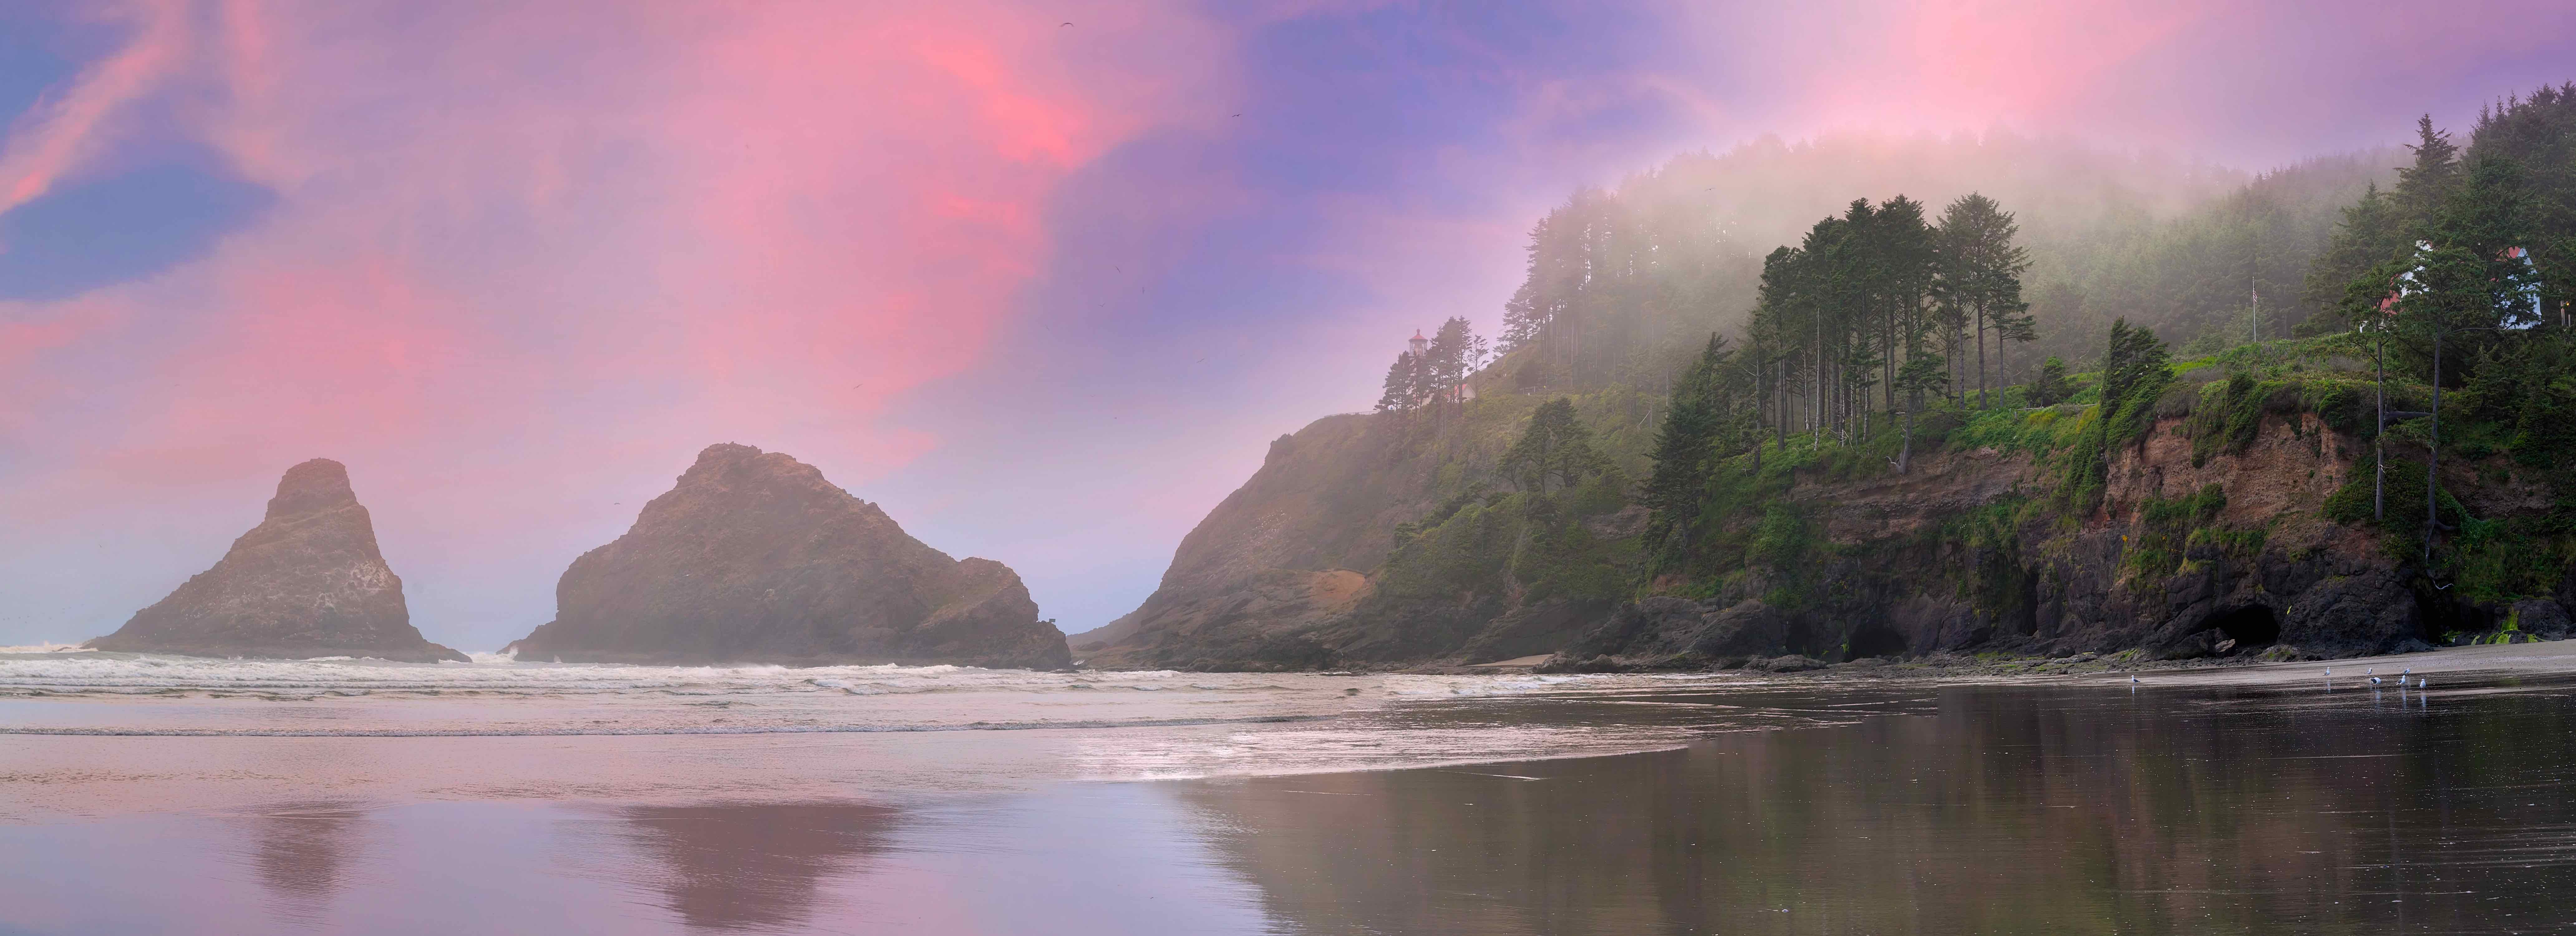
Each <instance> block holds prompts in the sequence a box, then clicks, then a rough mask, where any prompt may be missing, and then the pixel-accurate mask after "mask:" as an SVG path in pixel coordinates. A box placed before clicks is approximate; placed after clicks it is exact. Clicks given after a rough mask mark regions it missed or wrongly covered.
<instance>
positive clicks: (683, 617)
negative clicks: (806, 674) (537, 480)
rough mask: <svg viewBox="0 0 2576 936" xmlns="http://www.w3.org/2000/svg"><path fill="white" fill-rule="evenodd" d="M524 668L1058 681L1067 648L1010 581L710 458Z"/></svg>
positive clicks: (606, 559)
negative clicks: (929, 669)
mask: <svg viewBox="0 0 2576 936" xmlns="http://www.w3.org/2000/svg"><path fill="white" fill-rule="evenodd" d="M555 600H556V611H555V619H554V620H553V621H551V622H548V623H546V624H543V625H540V626H538V627H537V629H536V630H535V631H534V632H532V633H530V634H529V635H528V636H527V637H525V638H522V639H520V640H519V641H518V642H517V643H514V644H512V645H511V649H514V650H516V651H517V652H518V653H519V655H520V656H521V657H522V658H525V659H532V660H533V659H561V660H564V661H567V662H618V663H655V664H705V663H788V664H830V663H913V664H932V663H950V664H960V665H970V666H990V667H1026V668H1032V669H1054V668H1058V667H1063V666H1067V665H1070V664H1071V662H1072V657H1071V655H1070V654H1069V652H1068V651H1067V649H1066V647H1065V641H1064V635H1063V634H1062V633H1061V632H1058V631H1057V630H1056V629H1055V626H1054V625H1053V623H1052V622H1048V621H1041V620H1039V619H1038V607H1037V604H1036V603H1035V602H1033V601H1031V600H1030V599H1029V592H1028V589H1027V588H1026V587H1025V586H1023V585H1022V584H1021V583H1020V577H1019V575H1018V574H1016V573H1014V572H1012V571H1011V569H1010V567H1008V566H1005V565H1003V564H1001V563H999V562H994V561H992V560H989V559H972V558H970V559H965V560H962V561H961V560H957V559H952V558H950V557H949V556H948V555H947V554H946V553H942V552H940V551H939V550H936V549H932V548H930V547H929V546H927V545H924V544H923V543H922V542H921V541H920V540H916V539H914V538H912V537H911V536H910V535H908V534H906V533H904V531H903V528H902V527H901V526H898V525H896V523H895V522H894V520H893V519H892V518H890V517H888V516H886V513H885V511H884V510H882V509H880V508H878V506H877V505H875V504H871V503H868V502H866V501H863V500H860V499H858V498H856V497H853V496H851V495H850V493H849V492H848V491H844V490H842V489H840V488H838V487H835V486H833V485H832V484H831V482H829V481H826V480H824V478H823V473H822V472H821V471H818V470H816V469H815V468H814V467H813V466H811V465H807V464H804V463H802V462H799V461H797V460H796V459H794V458H790V457H788V456H787V455H785V454H783V453H779V452H769V453H763V452H761V450H759V449H756V448H753V447H751V446H748V445H733V444H722V445H712V446H708V447H707V449H706V450H705V451H703V452H700V453H699V454H698V460H697V463H696V464H694V465H692V466H690V468H689V470H688V472H687V473H685V474H682V475H681V476H680V479H679V483H678V485H677V486H676V487H674V488H672V489H671V491H670V492H669V493H666V494H663V495H662V496H660V497H656V498H654V499H653V501H652V502H651V503H648V504H646V505H644V509H643V511H642V513H641V514H639V515H638V516H637V517H636V520H635V526H634V527H633V528H631V529H629V530H627V532H626V535H624V536H620V537H618V538H617V540H616V541H615V542H612V543H609V544H608V545H606V546H602V547H600V548H598V549H594V550H591V551H590V552H587V553H584V554H582V556H581V558H579V559H576V560H574V561H573V564H572V567H571V568H570V569H567V570H566V571H565V572H564V574H563V579H562V580H561V582H560V583H558V584H557V586H556V588H555Z"/></svg>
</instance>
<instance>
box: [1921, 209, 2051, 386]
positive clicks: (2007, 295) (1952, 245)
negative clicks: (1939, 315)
mask: <svg viewBox="0 0 2576 936" xmlns="http://www.w3.org/2000/svg"><path fill="white" fill-rule="evenodd" d="M2020 233H2021V226H2020V225H2019V224H2018V223H2016V222H2015V221H2014V219H2013V214H2012V212H2009V211H2005V210H2003V208H2002V206H2000V205H1997V204H1996V203H1995V200H1994V199H1991V198H1987V197H1985V196H1984V195H1980V194H1976V193H1970V194H1968V195H1965V196H1961V197H1960V198H1959V200H1958V201H1954V202H1951V203H1950V207H1948V208H1947V209H1944V210H1943V211H1942V212H1941V227H1940V238H1941V281H1942V288H1941V291H1940V295H1941V298H1942V304H1943V305H1944V306H1945V307H1946V308H1948V309H1950V310H1951V312H1950V315H1951V316H1952V317H1953V319H1954V320H1956V321H1959V322H1961V323H1962V324H1963V325H1965V326H1966V327H1967V328H1968V329H1969V331H1970V334H1971V335H1972V336H1973V339H1974V342H1975V345H1976V371H1977V378H1976V382H1977V406H1978V408H1980V409H1982V408H1984V407H1985V406H1986V405H1987V395H1986V387H1987V384H1986V371H1987V368H1986V335H1987V334H1988V333H1989V332H1992V333H1994V335H1995V338H1996V341H1997V347H1998V350H2000V348H2001V342H2005V341H2022V342H2027V341H2032V340H2035V339H2037V338H2038V337H2039V335H2038V328H2037V322H2036V320H2035V319H2032V318H2031V317H2030V315H2029V312H2030V304H2029V303H2027V302H2024V301H2022V297H2021V274H2022V273H2023V271H2025V270H2028V269H2030V252H2029V251H2027V250H2025V249H2023V248H2022V247H2020V246H2019V245H2016V244H2014V243H2013V239H2014V238H2015V237H2017V236H2018V235H2019V234H2020ZM1961 389H1962V390H1964V389H1965V388H1964V386H1963V387H1962V388H1961Z"/></svg>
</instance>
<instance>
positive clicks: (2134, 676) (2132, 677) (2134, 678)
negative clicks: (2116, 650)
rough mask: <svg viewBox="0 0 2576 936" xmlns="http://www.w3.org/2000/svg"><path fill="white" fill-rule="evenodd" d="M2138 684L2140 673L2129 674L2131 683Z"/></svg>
mask: <svg viewBox="0 0 2576 936" xmlns="http://www.w3.org/2000/svg"><path fill="white" fill-rule="evenodd" d="M2137 684H2138V674H2136V673H2130V674H2129V685H2132V686H2134V685H2137Z"/></svg>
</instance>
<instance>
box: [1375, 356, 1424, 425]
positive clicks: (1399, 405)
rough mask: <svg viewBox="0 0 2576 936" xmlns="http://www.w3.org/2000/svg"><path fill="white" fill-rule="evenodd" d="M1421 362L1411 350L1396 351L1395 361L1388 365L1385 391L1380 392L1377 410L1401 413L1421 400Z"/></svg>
mask: <svg viewBox="0 0 2576 936" xmlns="http://www.w3.org/2000/svg"><path fill="white" fill-rule="evenodd" d="M1421 387H1422V367H1421V362H1420V361H1418V360H1417V359H1415V358H1414V356H1413V352H1411V351H1398V352H1396V353H1395V363H1393V364H1390V365H1387V368H1386V385H1385V390H1384V392H1382V393H1380V394H1378V398H1377V411H1378V412H1381V413H1400V412H1404V411H1406V410H1410V409H1412V408H1413V407H1414V406H1415V405H1417V404H1418V403H1419V402H1420V400H1421V396H1420V391H1421Z"/></svg>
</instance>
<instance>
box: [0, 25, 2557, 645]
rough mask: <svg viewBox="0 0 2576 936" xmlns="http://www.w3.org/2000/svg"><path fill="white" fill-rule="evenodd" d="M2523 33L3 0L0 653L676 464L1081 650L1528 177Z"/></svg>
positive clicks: (479, 625) (2310, 122)
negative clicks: (347, 489) (968, 577)
mask: <svg viewBox="0 0 2576 936" xmlns="http://www.w3.org/2000/svg"><path fill="white" fill-rule="evenodd" d="M1066 22H1071V23H1072V25H1070V26H1067V25H1063V24H1064V23H1066ZM2570 37H2576V11H2571V9H2570V8H2569V7H2567V6H2566V5H2564V4H2558V3H2542V2H2509V3H2491V4H2467V5H2454V6H2452V7H2449V8H2444V9H2441V10H2439V11H2438V12H2435V11H2434V8H2433V7H2431V6H2425V5H2414V6H2410V7H2406V8H2403V9H2400V10H2395V11H2391V12H2386V13H2379V12H2371V11H2366V10H2357V9H2356V8H2354V7H2353V6H2352V5H2348V4H2291V3H2272V4H2215V3H2198V4H2195V3H2179V4H2177V3H2167V2H2157V3H2146V2H2138V3H2112V4H2062V3H2043V2H1933V3H1865V2H1826V3H1816V4H1795V5H1784V4H1749V3H1748V4H1704V3H1694V4H1683V3H1671V4H1665V3H1650V2H1640V3H1626V4H1572V3H1567V4H1523V5H1501V4H1428V3H1384V4H1381V3H1366V2H1331V0H1314V2H1294V0H1278V2H1270V3H1223V4H1195V3H1132V4H1119V3H1079V2H1076V3H1047V4H1035V3H1014V2H1008V0H963V2H956V3H947V4H937V5H920V4H900V5H898V4H883V5H879V4H854V3H846V2H812V3H799V2H785V0H782V2H775V3H762V4H748V5H727V4H717V5H708V4H698V3H681V2H676V0H674V2H669V3H656V2H638V3H624V4H521V3H498V2H494V3H475V2H461V3H441V4H417V3H399V2H391V0H381V2H371V0H332V2H321V0H310V2H305V0H142V2H135V3H131V4H127V5H124V6H121V7H119V6H113V5H106V6H103V5H99V4H74V3H70V2H41V0H40V2H36V3H33V4H25V3H22V4H15V5H11V6H9V7H7V8H6V10H5V11H0V115H5V116H6V117H7V118H8V122H7V123H6V124H5V130H0V518H5V520H6V522H5V523H0V644H22V643H32V642H36V641H40V640H62V641H72V640H80V639H85V638H87V637H91V636H95V635H97V634H101V633H105V632H107V631H109V630H113V629H114V628H115V627H116V626H117V625H119V624H121V623H122V622H123V621H124V620H125V618H126V617H127V616H129V615H131V614H132V613H133V611H134V610H135V609H137V608H140V607H142V606H143V605H145V604H148V603H150V602H152V601H154V600H157V599H158V598H159V597H161V596H162V595H163V594H165V593H167V592H168V591H169V590H170V589H171V588H173V587H175V586H176V585H177V584H178V583H179V582H180V581H182V580H184V579H185V578H186V577H187V576H188V575H190V574H192V573H194V572H197V571H200V570H202V569H203V568H204V567H205V566H207V565H208V564H210V563H211V562H212V561H213V560H214V559H215V558H216V557H217V556H218V555H220V554H221V552H222V550H223V549H224V547H225V545H226V544H227V543H228V542H229V541H230V540H231V538H232V537H234V536H236V535H238V534H239V533H241V532H242V531H243V530H245V529H248V528H249V527H250V526H251V525H252V524H253V523H255V522H257V520H258V518H259V516H260V510H261V505H262V502H263V501H264V500H265V498H266V497H267V496H268V493H269V490H270V488H271V486H272V485H274V483H275V481H276V477H277V475H278V474H279V473H280V472H281V471H283V470H284V469H285V467H286V466H288V465H291V464H293V463H295V462H297V461H300V460H302V459H305V458H310V457H316V456H322V457H330V458H336V459H339V460H341V461H344V462H346V463H348V465H349V467H350V471H351V474H352V478H353V481H354V483H355V485H356V487H357V489H358V493H359V496H360V498H361V499H362V500H363V501H365V502H366V503H367V504H368V506H369V507H370V508H371V509H372V510H373V511H374V513H375V517H376V524H377V532H378V535H379V538H380V539H381V540H382V544H383V547H384V550H385V553H386V555H387V557H388V559H389V560H390V561H391V562H392V564H393V566H394V569H395V571H397V572H398V573H400V574H401V575H402V576H403V577H404V579H405V584H406V590H407V593H408V596H409V598H410V600H411V606H412V609H413V616H414V621H415V623H416V624H418V625H419V626H420V628H421V629H422V631H423V632H424V633H425V634H426V635H427V636H429V637H430V638H431V639H433V640H437V641H441V642H444V643H449V644H452V645H456V646H458V647H461V648H465V649H470V650H485V649H491V648H494V647H497V646H499V645H501V644H502V643H504V642H506V641H508V640H510V639H513V638H515V637H517V636H520V635H522V634H524V633H525V632H526V631H527V630H528V628H529V627H531V626H533V625H534V624H537V623H540V622H543V621H544V620H546V619H548V618H549V617H550V616H551V612H552V605H553V584H554V580H555V578H556V576H557V575H559V574H560V573H561V571H562V569H563V567H564V566H565V565H566V564H567V563H569V562H570V561H571V559H572V558H573V557H574V556H576V555H578V554H579V553H580V552H581V551H583V550H585V549H589V548H592V547H595V546H598V545H600V544H602V543H605V542H607V541H608V540H610V539H612V538H614V537H615V536H616V535H617V534H618V533H620V532H622V531H623V530H624V529H625V528H626V526H627V525H628V524H629V523H630V522H631V521H632V519H633V516H634V511H635V510H636V508H637V507H638V506H640V505H641V504H642V502H643V501H645V500H647V499H649V498H651V497H652V496H654V495H655V494H658V493H660V492H661V491H663V490H665V489H667V488H668V486H669V485H670V483H671V479H672V478H673V477H674V476H676V475H677V474H678V473H679V472H680V471H681V470H682V469H683V468H685V467H686V466H687V464H688V462H689V460H690V458H691V457H692V456H693V455H694V454H695V452H696V451H697V450H698V449H699V448H701V447H703V446H705V445H707V444H709V443H712V442H718V441H736V442H743V443H748V444H752V445H757V446H760V447H762V448H764V449H772V450H778V451H785V452H788V453H790V454H793V455H795V456H797V457H798V458H801V459H803V460H805V461H808V462H811V463H813V464H815V465H817V466H819V467H821V468H822V470H823V471H824V473H825V474H826V475H827V476H828V477H830V478H832V479H833V480H834V481H836V482H838V483H840V484H842V485H844V486H846V487H848V488H850V489H851V490H852V491H853V492H854V493H856V494H858V495H859V496H861V497H864V498H867V499H870V500H874V501H879V502H882V503H884V504H885V505H886V508H887V510H888V511H889V512H890V513H891V514H893V516H894V517H895V518H896V519H897V520H899V521H901V522H902V523H904V524H905V525H906V527H907V528H908V529H909V530H911V531H912V532H913V533H914V534H915V535H917V536H919V537H921V538H922V539H923V540H925V541H927V542H929V543H930V544H932V545H933V546H936V547H939V548H941V549H943V550H947V551H949V552H950V553H952V554H955V555H961V556H963V555H981V556H987V557H990V558H994V559H998V560H1001V561H1003V562H1006V563H1009V564H1010V565H1012V566H1013V567H1015V568H1017V569H1018V570H1019V571H1020V573H1021V574H1022V575H1023V576H1024V577H1025V578H1026V579H1027V580H1028V582H1029V585H1030V587H1031V590H1032V592H1033V593H1034V594H1035V595H1036V597H1037V599H1038V602H1039V603H1040V605H1041V607H1042V608H1044V609H1045V613H1046V614H1048V615H1050V616H1053V617H1056V618H1058V619H1059V620H1060V621H1061V622H1062V623H1063V625H1064V627H1065V629H1066V630H1068V631H1074V630H1081V629H1085V628H1088V627H1092V626H1096V625H1098V624H1100V623H1104V622H1106V621H1107V620H1109V619H1110V618H1112V617H1115V616H1116V615H1118V614H1121V613H1123V612H1125V611H1126V610H1128V609H1130V608H1132V607H1133V606H1134V605H1135V604H1136V602H1138V601H1139V600H1141V599H1142V598H1143V597H1144V595H1145V594H1146V593H1147V592H1148V591H1150V590H1151V589H1152V587H1153V584H1154V582H1155V580H1156V578H1157V577H1158V576H1159V575H1160V574H1161V572H1162V568H1163V565H1164V563H1165V562H1166V561H1167V560H1168V558H1169V556H1170V553H1171V550H1172V548H1173V547H1174V546H1175V545H1176V544H1177V543H1178V542H1179V540H1180V537H1181V535H1182V534H1183V533H1185V532H1187V531H1188V529H1189V528H1190V527H1191V526H1192V525H1193V524H1194V523H1196V522H1197V520H1198V518H1199V517H1200V516H1202V515H1203V514H1204V513H1205V512H1206V511H1207V509H1208V508H1209V507H1211V506H1213V505H1214V504H1215V503H1216V502H1217V501H1218V500H1219V499H1221V498H1222V497H1223V496H1224V495H1225V494H1226V492H1228V491H1230V490H1232V489H1233V488H1234V487H1235V486H1236V485H1237V484H1239V483H1241V481H1242V479H1243V478H1244V477H1245V476H1247V475H1248V474H1249V473H1250V472H1251V471H1252V469H1253V468H1255V467H1256V466H1257V465H1258V464H1259V462H1260V459H1261V455H1262V453H1263V451H1264V449H1265V443H1266V442H1267V441H1268V440H1269V439H1270V438H1273V437H1275V436H1277V435H1279V434H1280V433H1283V432H1288V431H1293V430H1295V429H1296V428H1298V427H1299V426H1302V425H1304V424H1305V423H1306V422H1308V421H1310V420H1311V419H1313V418H1315V417H1317V416H1321V415H1324V414H1327V413H1332V412H1337V411H1348V410H1354V409H1359V408H1362V407H1363V406H1365V405H1366V404H1367V402H1368V401H1370V400H1372V399H1374V397H1375V389H1376V380H1377V377H1378V376H1379V375H1380V373H1381V372H1382V370H1383V368H1384V366H1385V358H1386V357H1387V356H1388V355H1389V354H1391V353H1392V352H1393V350H1394V349H1395V347H1396V346H1397V342H1398V341H1400V339H1401V338H1403V337H1404V336H1406V335H1408V334H1410V333H1411V332H1412V330H1413V329H1415V328H1417V327H1428V326H1430V325H1432V324H1435V323H1436V322H1437V321H1438V320H1439V319H1441V318H1444V317H1446V316H1449V315H1467V316H1470V317H1473V318H1475V319H1477V320H1478V321H1480V322H1484V323H1488V325H1490V323H1491V322H1493V321H1494V320H1495V319H1496V318H1497V316H1498V310H1499V307H1500V305H1501V302H1502V300H1503V299H1504V298H1505V297H1506V296H1507V295H1508V294H1509V292H1510V290H1511V288H1512V286H1513V285H1515V283H1516V280H1517V276H1518V266H1519V250H1518V247H1519V242H1520V239H1521V237H1522V234H1523V232H1524V231H1525V230H1526V227H1527V224H1528V223H1529V221H1530V220H1531V219H1533V218H1534V217H1535V216H1536V215H1537V214H1539V213H1540V212H1542V211H1544V210H1545V209H1546V207H1547V206H1548V205H1549V204H1551V203H1553V202H1555V201H1557V200H1560V199H1561V198H1563V197H1564V195H1565V194H1566V193H1567V192H1568V191H1570V190H1571V189H1572V188H1573V187H1575V186H1577V185H1580V184H1585V183H1593V184H1607V183H1611V182H1615V181H1616V179H1617V178H1618V177H1619V176H1620V175H1621V174H1623V173H1626V172H1630V171H1634V170H1637V169H1642V168H1645V167H1647V166H1649V165H1651V164H1652V163H1654V162H1655V161H1658V160H1660V159H1661V158H1663V157H1665V156H1668V155H1671V154H1672V153H1674V152H1676V151H1679V150H1682V149H1686V148H1711V149H1723V148H1726V147H1729V146H1732V145H1735V144H1737V143H1741V142H1744V141H1747V140H1751V139H1754V138H1756V137H1759V136H1761V135H1764V134H1777V135H1779V136H1782V137H1785V138H1789V139H1799V138H1805V137H1810V136H1815V135H1819V134H1837V133H1876V134H1891V133H1893V134H1907V133H1922V132H1930V133H1941V134H1948V133H1956V132H1969V133H1978V132H1986V131H1989V130H1992V129H1996V128H2004V129H2010V130H2013V131H2015V132H2019V133H2025V134H2049V135H2064V136H2067V137H2071V138H2074V139H2077V140H2081V141H2085V142H2087V143H2089V144H2092V145H2097V146H2101V147H2105V148H2111V149H2121V150H2132V149H2144V150H2153V151H2158V152H2163V153H2167V154H2171V155H2174V156H2177V157H2180V158H2185V159H2203V160H2210V161H2215V162H2219V163H2223V164H2226V165H2231V166H2235V167H2238V168H2243V169H2260V168H2264V167H2267V166H2271V165H2276V164H2278V163H2281V162H2284V161H2287V160H2290V159H2295V158H2298V157H2301V156H2307V155H2316V154H2323V153H2331V152H2340V151H2345V150H2351V149H2356V148H2359V147H2363V146H2368V145H2376V144H2384V143H2389V142H2395V141H2398V140H2400V139H2402V138H2403V137H2404V136H2405V135H2406V134H2407V132H2408V131H2409V129H2410V126H2409V125H2410V123H2411V120H2412V117H2413V115H2415V114H2417V113H2420V112H2427V111H2429V112H2431V113H2433V114H2434V115H2435V116H2436V118H2437V119H2439V120H2440V121H2441V122H2443V123H2445V124H2447V125H2450V126H2453V127H2456V128H2462V129H2465V126H2466V124H2467V123H2468V121H2469V120H2470V119H2471V117H2473V115H2474V113H2475V111H2476V109H2477V107H2478V105H2479V104H2480V103H2481V102H2482V101H2486V100H2489V99H2492V98H2493V97H2496V96H2499V95H2502V94H2506V93H2510V92H2514V91H2521V90H2527V89H2529V88H2530V87H2532V86H2534V85H2537V84H2540V83H2542V82H2558V81H2565V80H2569V79H2571V78H2576V71H2571V70H2570V69H2569V68H2568V67H2567V66H2566V65H2565V64H2564V63H2567V62H2571V61H2576V39H2571V38H2570ZM1237 115H1239V116H1237Z"/></svg>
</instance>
